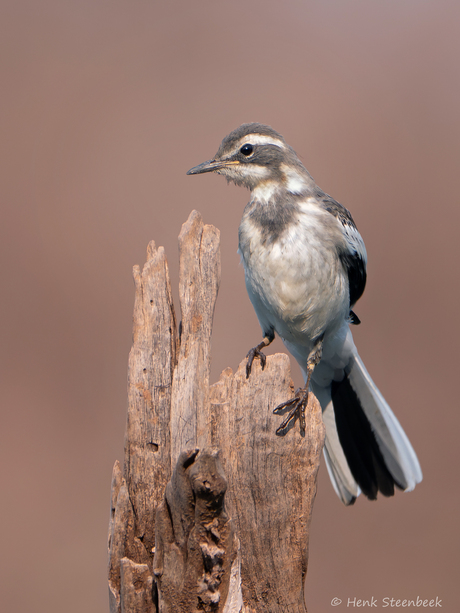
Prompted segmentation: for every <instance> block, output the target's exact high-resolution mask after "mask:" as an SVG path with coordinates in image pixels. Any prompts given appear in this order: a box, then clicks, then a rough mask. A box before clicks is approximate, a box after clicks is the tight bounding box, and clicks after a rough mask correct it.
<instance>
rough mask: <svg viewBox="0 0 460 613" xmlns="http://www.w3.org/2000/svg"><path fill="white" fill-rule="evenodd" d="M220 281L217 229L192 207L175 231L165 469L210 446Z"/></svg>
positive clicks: (218, 235)
mask: <svg viewBox="0 0 460 613" xmlns="http://www.w3.org/2000/svg"><path fill="white" fill-rule="evenodd" d="M219 284H220V233H219V230H217V229H216V228H214V227H213V226H208V225H203V221H202V219H201V215H200V214H199V213H198V212H197V211H193V212H192V213H191V215H190V217H189V218H188V220H187V222H186V223H185V224H184V225H183V226H182V230H181V233H180V235H179V299H180V306H181V316H182V320H181V339H180V350H179V356H178V361H177V368H176V369H175V372H174V385H173V393H172V399H171V469H173V468H174V466H175V465H176V462H177V458H178V457H179V454H180V452H181V451H182V450H183V449H189V448H191V447H195V446H197V445H198V446H199V447H207V446H209V444H210V429H209V423H210V421H211V419H210V405H209V398H208V396H209V371H210V360H211V331H212V318H213V315H214V307H215V303H216V298H217V292H218V289H219Z"/></svg>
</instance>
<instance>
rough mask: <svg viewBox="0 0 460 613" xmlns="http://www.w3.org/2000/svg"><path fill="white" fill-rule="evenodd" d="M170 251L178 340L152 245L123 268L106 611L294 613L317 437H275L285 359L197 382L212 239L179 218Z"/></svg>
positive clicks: (210, 232)
mask: <svg viewBox="0 0 460 613" xmlns="http://www.w3.org/2000/svg"><path fill="white" fill-rule="evenodd" d="M179 243H180V281H179V291H180V303H181V315H182V322H181V334H180V339H179V338H178V336H177V334H176V320H175V314H174V307H173V303H172V298H171V288H170V282H169V275H168V267H167V263H166V258H165V255H164V250H163V248H162V247H160V248H158V249H156V248H155V244H154V243H153V242H152V243H150V245H149V248H148V252H147V262H146V264H145V266H144V268H143V270H142V273H141V272H140V270H139V268H138V267H135V268H134V280H135V288H136V296H135V306H134V334H133V347H132V350H131V352H130V358H129V374H128V417H127V427H126V438H125V462H124V468H123V471H122V470H121V468H120V466H119V464H118V463H116V464H115V466H114V472H113V478H112V504H111V516H110V524H109V600H110V611H111V613H124V612H126V613H127V612H128V611H129V612H136V613H156V612H161V613H175V612H185V613H187V612H189V611H190V612H198V611H204V612H210V613H249V612H251V613H252V612H254V613H255V612H259V611H260V612H262V611H264V612H265V611H268V612H270V613H277V612H281V611H283V612H287V611H289V612H290V613H291V612H293V613H296V612H299V613H300V612H303V611H305V608H304V604H303V584H304V578H305V572H306V565H307V551H308V527H309V522H310V517H311V509H312V505H313V501H314V496H315V488H316V473H317V470H318V465H319V454H320V451H321V448H322V445H323V439H324V428H323V425H322V422H321V413H320V409H319V406H318V404H317V402H316V400H315V399H314V398H313V397H312V400H311V402H310V403H309V406H308V408H307V429H306V433H305V436H304V437H301V436H300V434H299V432H298V429H297V428H295V429H292V430H291V431H290V432H289V433H288V434H287V436H286V437H284V438H282V437H277V436H276V435H275V429H276V427H277V425H278V424H279V417H277V416H274V415H273V414H272V409H273V407H274V406H276V405H277V404H279V403H280V402H282V401H283V400H285V399H286V398H288V397H290V395H291V394H292V391H293V389H292V382H291V379H290V372H289V359H288V358H287V356H285V355H276V356H271V357H269V358H268V360H267V366H266V368H265V370H264V371H262V370H261V368H260V365H259V363H256V364H255V365H254V367H253V373H252V374H251V377H250V378H249V379H246V376H245V370H244V368H245V364H246V360H244V361H243V362H242V363H241V364H240V366H239V368H238V370H237V372H236V373H235V374H233V373H232V371H231V370H230V369H226V370H225V371H224V372H223V373H222V375H221V377H220V380H219V381H218V382H217V383H216V384H215V385H213V386H211V387H210V386H209V370H210V343H211V329H212V317H213V312H214V306H215V301H216V296H217V291H218V287H219V281H220V253H219V232H218V230H216V229H215V228H213V227H212V226H206V225H204V224H203V222H202V219H201V216H200V215H199V213H197V212H195V211H194V212H192V214H191V215H190V217H189V219H188V221H187V222H186V223H185V224H184V226H183V227H182V231H181V234H180V237H179Z"/></svg>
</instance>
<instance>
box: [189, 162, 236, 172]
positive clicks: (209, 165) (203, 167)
mask: <svg viewBox="0 0 460 613" xmlns="http://www.w3.org/2000/svg"><path fill="white" fill-rule="evenodd" d="M224 166H226V164H225V162H220V161H219V160H208V161H207V162H203V163H202V164H198V166H195V167H194V168H190V170H189V171H188V172H187V174H188V175H200V174H202V173H203V172H212V171H213V170H219V169H220V168H223V167H224Z"/></svg>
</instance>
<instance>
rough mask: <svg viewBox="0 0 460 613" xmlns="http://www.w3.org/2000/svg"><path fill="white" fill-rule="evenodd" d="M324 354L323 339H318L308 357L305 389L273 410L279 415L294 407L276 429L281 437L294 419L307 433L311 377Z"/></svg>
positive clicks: (301, 429)
mask: <svg viewBox="0 0 460 613" xmlns="http://www.w3.org/2000/svg"><path fill="white" fill-rule="evenodd" d="M322 352H323V337H321V338H319V339H318V341H317V342H316V345H315V346H314V348H313V350H312V351H311V353H310V355H309V356H308V360H307V380H306V382H305V387H303V388H299V389H298V390H297V391H296V393H295V396H294V398H291V399H290V400H286V402H282V403H281V404H279V405H278V406H277V407H276V409H273V413H275V414H278V413H280V412H281V411H282V410H283V409H285V408H286V407H290V406H292V409H291V411H290V412H289V415H288V416H287V417H286V419H285V420H284V421H283V423H282V424H281V425H280V426H278V428H277V429H276V434H278V435H280V436H284V435H285V434H286V432H285V430H286V428H287V426H288V424H289V423H290V421H291V420H292V419H295V418H296V417H298V418H299V422H300V431H301V433H302V434H304V433H305V409H306V408H307V404H308V388H309V387H310V379H311V375H312V373H313V371H314V370H315V366H316V365H317V364H319V361H320V360H321V354H322Z"/></svg>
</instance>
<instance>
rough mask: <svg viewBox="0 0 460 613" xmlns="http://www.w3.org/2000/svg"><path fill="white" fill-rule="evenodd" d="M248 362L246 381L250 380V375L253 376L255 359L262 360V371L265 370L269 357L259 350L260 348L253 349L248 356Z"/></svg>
mask: <svg viewBox="0 0 460 613" xmlns="http://www.w3.org/2000/svg"><path fill="white" fill-rule="evenodd" d="M246 357H247V359H248V362H247V364H246V379H249V375H250V374H251V369H252V363H253V362H254V358H259V359H260V365H261V367H262V370H263V369H264V368H265V363H266V362H267V356H266V355H265V353H262V351H261V350H260V349H259V347H253V348H252V349H251V350H250V351H248V354H247V356H246Z"/></svg>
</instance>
